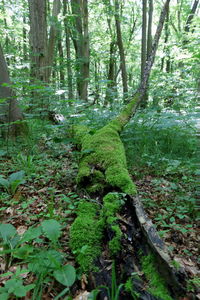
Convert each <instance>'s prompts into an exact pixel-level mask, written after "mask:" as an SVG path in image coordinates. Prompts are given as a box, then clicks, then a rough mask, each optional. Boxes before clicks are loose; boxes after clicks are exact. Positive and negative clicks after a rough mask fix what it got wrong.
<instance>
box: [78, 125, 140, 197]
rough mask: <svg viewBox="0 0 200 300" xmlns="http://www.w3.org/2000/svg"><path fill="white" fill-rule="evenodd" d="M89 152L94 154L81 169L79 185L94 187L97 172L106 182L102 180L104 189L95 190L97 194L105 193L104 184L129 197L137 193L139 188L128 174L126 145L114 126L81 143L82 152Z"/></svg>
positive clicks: (84, 157) (80, 166)
mask: <svg viewBox="0 0 200 300" xmlns="http://www.w3.org/2000/svg"><path fill="white" fill-rule="evenodd" d="M113 127H114V128H113ZM88 150H91V153H88V154H87V155H84V156H83V157H82V159H81V162H80V165H79V172H78V176H77V182H78V183H86V187H88V186H90V187H92V186H95V185H96V178H95V174H94V170H97V171H100V172H101V174H103V177H104V178H101V182H102V184H101V186H98V185H97V186H96V191H98V190H100V189H101V190H102V187H103V181H104V186H106V185H110V186H113V187H117V188H119V189H120V190H121V191H122V192H124V193H127V194H135V193H136V187H135V185H134V183H133V182H132V180H131V178H130V176H129V173H128V170H127V164H126V156H125V149H124V145H123V143H122V141H121V139H120V136H119V133H118V132H117V130H116V128H115V126H113V124H112V122H111V123H110V124H108V125H106V126H104V127H103V128H101V129H100V130H98V131H97V132H96V133H95V134H94V135H93V136H88V135H86V136H85V137H84V138H83V139H82V151H83V152H84V151H88ZM103 179H104V180H103ZM92 190H93V191H94V190H95V188H94V187H93V188H92Z"/></svg>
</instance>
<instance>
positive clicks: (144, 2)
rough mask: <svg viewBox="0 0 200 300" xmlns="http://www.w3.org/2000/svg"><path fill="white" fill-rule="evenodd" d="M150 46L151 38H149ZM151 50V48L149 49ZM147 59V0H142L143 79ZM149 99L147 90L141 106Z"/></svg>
mask: <svg viewBox="0 0 200 300" xmlns="http://www.w3.org/2000/svg"><path fill="white" fill-rule="evenodd" d="M149 46H150V40H149ZM149 51H150V49H149ZM146 60H147V0H142V40H141V72H140V74H141V75H140V76H141V81H142V78H143V76H144V68H145V64H146ZM147 101H148V94H147V91H146V93H145V94H144V96H143V100H142V102H141V107H142V108H145V107H146V105H147Z"/></svg>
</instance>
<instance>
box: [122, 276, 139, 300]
mask: <svg viewBox="0 0 200 300" xmlns="http://www.w3.org/2000/svg"><path fill="white" fill-rule="evenodd" d="M124 287H125V290H126V291H127V292H128V293H130V294H131V296H132V299H133V300H137V299H139V296H140V295H139V294H138V293H137V292H136V291H135V290H134V286H133V282H132V280H131V278H129V279H128V280H127V281H126V283H125V285H124Z"/></svg>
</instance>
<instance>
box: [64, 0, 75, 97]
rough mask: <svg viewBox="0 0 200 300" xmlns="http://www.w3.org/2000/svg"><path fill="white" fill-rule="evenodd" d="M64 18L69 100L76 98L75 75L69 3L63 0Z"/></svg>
mask: <svg viewBox="0 0 200 300" xmlns="http://www.w3.org/2000/svg"><path fill="white" fill-rule="evenodd" d="M63 16H64V28H65V45H66V52H67V83H68V99H69V100H72V99H73V98H74V93H73V73H72V59H71V40H70V29H69V21H68V16H67V1H66V0H63Z"/></svg>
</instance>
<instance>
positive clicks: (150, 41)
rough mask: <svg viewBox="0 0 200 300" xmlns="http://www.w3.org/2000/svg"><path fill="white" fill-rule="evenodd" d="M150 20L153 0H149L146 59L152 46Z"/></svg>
mask: <svg viewBox="0 0 200 300" xmlns="http://www.w3.org/2000/svg"><path fill="white" fill-rule="evenodd" d="M152 20H153V0H149V10H148V33H147V60H148V58H149V55H150V53H151V47H152Z"/></svg>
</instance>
